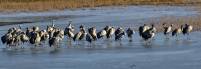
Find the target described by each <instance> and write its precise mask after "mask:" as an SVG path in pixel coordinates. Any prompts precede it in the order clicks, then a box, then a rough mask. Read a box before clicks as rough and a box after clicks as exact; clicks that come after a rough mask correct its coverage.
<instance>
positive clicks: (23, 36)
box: [20, 32, 29, 43]
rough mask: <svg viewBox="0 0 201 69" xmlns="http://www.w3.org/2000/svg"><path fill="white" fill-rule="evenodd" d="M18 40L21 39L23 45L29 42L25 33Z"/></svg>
mask: <svg viewBox="0 0 201 69" xmlns="http://www.w3.org/2000/svg"><path fill="white" fill-rule="evenodd" d="M20 39H21V41H22V43H25V42H28V41H29V37H28V36H27V35H26V33H25V32H22V33H21V36H20Z"/></svg>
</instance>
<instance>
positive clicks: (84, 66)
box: [0, 6, 201, 69]
mask: <svg viewBox="0 0 201 69" xmlns="http://www.w3.org/2000/svg"><path fill="white" fill-rule="evenodd" d="M197 14H198V13H197V11H193V10H189V9H187V8H186V7H175V6H161V7H156V6H128V7H105V8H95V9H82V10H80V9H77V10H65V11H52V12H40V13H39V12H17V13H9V14H7V13H0V21H2V22H20V21H29V22H33V23H29V24H18V25H21V26H22V28H26V27H30V26H40V27H41V28H43V29H44V28H45V27H46V25H50V24H51V19H54V20H56V21H55V24H56V26H57V27H60V28H64V27H65V26H66V24H67V22H68V21H73V24H74V25H75V26H76V27H78V26H79V25H81V24H84V25H86V26H88V27H90V26H96V27H97V28H98V29H101V28H102V27H104V26H106V25H113V26H122V27H136V25H141V23H142V22H144V21H146V20H147V19H150V18H159V17H162V16H175V17H181V16H194V15H197ZM18 25H6V26H1V28H0V30H1V33H0V35H1V36H2V35H3V34H4V33H5V32H6V31H5V30H7V29H8V28H9V27H13V26H18ZM200 35H201V33H200V31H197V32H192V33H191V35H190V36H188V37H190V38H191V39H190V40H187V38H186V36H185V37H184V36H183V35H181V36H179V40H176V39H175V38H174V37H173V38H170V39H165V37H164V36H163V34H162V33H157V35H156V37H155V38H154V40H152V41H151V42H150V43H146V42H144V41H142V40H141V38H140V37H139V36H138V33H136V34H135V35H134V38H133V42H128V39H127V38H126V37H125V38H124V39H123V40H122V41H121V42H115V41H113V40H106V39H101V40H98V41H97V42H95V43H94V45H93V46H92V47H91V48H89V47H88V43H87V42H85V41H80V42H78V43H75V42H72V44H70V43H69V41H67V40H66V39H65V40H63V42H62V44H61V48H58V49H54V48H49V47H48V44H45V45H44V46H43V47H42V48H32V47H33V45H29V44H24V45H22V46H24V47H26V48H24V49H6V48H5V45H2V43H0V46H1V49H0V69H103V68H104V69H200V68H201V55H200V52H201V50H200V49H201V43H200V40H201V36H200Z"/></svg>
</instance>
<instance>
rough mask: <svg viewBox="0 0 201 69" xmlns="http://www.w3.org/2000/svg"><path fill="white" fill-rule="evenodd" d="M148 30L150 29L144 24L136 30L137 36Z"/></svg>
mask: <svg viewBox="0 0 201 69" xmlns="http://www.w3.org/2000/svg"><path fill="white" fill-rule="evenodd" d="M149 28H150V27H149V26H147V25H146V24H144V25H143V26H140V27H139V29H138V30H139V35H140V36H142V34H143V33H144V32H145V31H147V30H148V29H149Z"/></svg>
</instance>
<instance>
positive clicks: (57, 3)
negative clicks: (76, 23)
mask: <svg viewBox="0 0 201 69" xmlns="http://www.w3.org/2000/svg"><path fill="white" fill-rule="evenodd" d="M193 1H194V0H192V1H191V2H189V0H0V11H8V10H9V11H10V10H12V11H18V10H20V11H30V10H31V11H46V10H52V9H58V10H62V9H67V8H70V9H73V8H86V7H100V6H117V5H118V6H119V5H149V4H152V5H160V4H166V5H180V4H183V5H186V4H192V3H198V2H193Z"/></svg>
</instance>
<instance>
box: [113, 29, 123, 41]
mask: <svg viewBox="0 0 201 69" xmlns="http://www.w3.org/2000/svg"><path fill="white" fill-rule="evenodd" d="M123 35H125V32H124V29H123V28H118V29H117V30H116V31H115V40H116V41H117V40H121V38H122V36H123Z"/></svg>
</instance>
